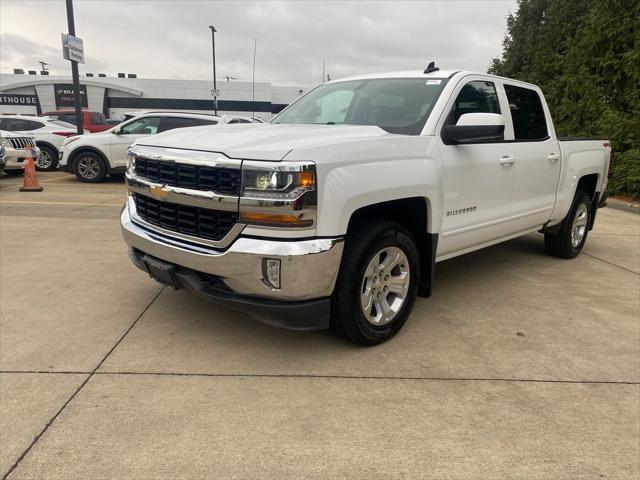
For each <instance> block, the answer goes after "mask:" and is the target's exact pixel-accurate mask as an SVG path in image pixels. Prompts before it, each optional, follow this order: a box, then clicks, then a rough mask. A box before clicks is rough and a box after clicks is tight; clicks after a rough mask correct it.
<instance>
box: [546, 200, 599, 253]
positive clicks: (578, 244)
mask: <svg viewBox="0 0 640 480" xmlns="http://www.w3.org/2000/svg"><path fill="white" fill-rule="evenodd" d="M590 224H591V198H590V197H589V195H588V194H587V193H586V192H584V191H582V190H578V191H577V192H576V196H575V198H574V200H573V204H572V205H571V210H569V213H568V214H567V216H566V217H565V219H564V220H563V221H562V223H561V224H560V230H558V232H557V233H554V234H552V233H545V234H544V246H545V248H546V249H547V252H548V253H549V254H550V255H553V256H554V257H560V258H575V257H576V256H577V255H578V254H579V253H580V252H581V251H582V247H584V244H585V242H586V241H587V234H588V233H589V225H590Z"/></svg>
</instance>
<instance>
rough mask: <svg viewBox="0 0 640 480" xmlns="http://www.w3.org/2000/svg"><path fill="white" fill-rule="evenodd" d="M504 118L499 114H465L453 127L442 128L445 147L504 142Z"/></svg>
mask: <svg viewBox="0 0 640 480" xmlns="http://www.w3.org/2000/svg"><path fill="white" fill-rule="evenodd" d="M504 125H505V121H504V117H503V116H502V115H500V114H499V113H465V114H464V115H462V116H461V117H460V118H459V119H458V123H456V124H455V125H447V126H445V127H443V128H442V141H443V142H444V143H446V144H447V145H458V144H465V143H483V142H495V141H501V140H504Z"/></svg>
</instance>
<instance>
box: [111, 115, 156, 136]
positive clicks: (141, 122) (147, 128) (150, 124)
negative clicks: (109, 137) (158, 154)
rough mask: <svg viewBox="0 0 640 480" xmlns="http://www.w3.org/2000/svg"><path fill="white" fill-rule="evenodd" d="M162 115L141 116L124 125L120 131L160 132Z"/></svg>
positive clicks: (151, 133)
mask: <svg viewBox="0 0 640 480" xmlns="http://www.w3.org/2000/svg"><path fill="white" fill-rule="evenodd" d="M159 125H160V117H145V118H139V119H137V120H134V121H132V122H131V123H127V124H126V125H123V126H122V128H121V130H120V133H123V134H125V135H155V134H156V133H158V127H159Z"/></svg>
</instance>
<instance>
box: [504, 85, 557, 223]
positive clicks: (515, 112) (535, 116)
mask: <svg viewBox="0 0 640 480" xmlns="http://www.w3.org/2000/svg"><path fill="white" fill-rule="evenodd" d="M504 91H505V94H506V98H507V101H508V102H509V116H510V117H511V122H512V125H513V134H514V140H513V143H512V144H511V146H510V147H511V152H512V154H513V156H514V158H515V164H514V171H515V175H516V178H515V184H514V189H513V208H514V218H513V224H514V225H515V226H516V227H517V228H519V229H520V230H525V229H528V228H535V227H537V226H540V225H543V224H544V223H546V222H547V221H548V220H549V218H550V217H551V213H552V212H553V208H554V206H555V203H556V192H557V190H558V181H559V178H560V164H561V161H560V146H559V145H558V141H557V139H556V138H555V132H554V131H553V125H552V124H551V121H547V119H549V118H550V116H549V112H548V108H547V106H546V104H545V102H544V100H543V97H542V95H541V94H540V92H539V91H538V90H537V89H534V88H531V86H524V85H517V84H515V83H513V84H512V83H509V82H508V81H504Z"/></svg>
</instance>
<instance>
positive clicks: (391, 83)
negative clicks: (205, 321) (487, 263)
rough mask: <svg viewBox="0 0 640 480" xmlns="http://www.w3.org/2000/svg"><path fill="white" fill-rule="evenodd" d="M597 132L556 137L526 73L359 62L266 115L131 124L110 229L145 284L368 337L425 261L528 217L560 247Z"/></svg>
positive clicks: (597, 160)
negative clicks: (350, 72)
mask: <svg viewBox="0 0 640 480" xmlns="http://www.w3.org/2000/svg"><path fill="white" fill-rule="evenodd" d="M430 67H431V66H430ZM610 150H611V149H610V146H609V142H607V141H606V140H601V139H561V138H557V137H556V133H555V131H554V127H553V123H552V120H551V115H550V113H549V109H548V107H547V104H546V101H545V99H544V96H543V95H542V92H541V91H540V89H539V88H538V87H536V86H535V85H531V84H528V83H524V82H520V81H516V80H511V79H507V78H501V77H496V76H492V75H487V74H481V73H472V72H463V71H441V70H438V69H437V68H428V69H427V70H425V71H424V72H422V71H419V72H399V73H386V74H378V75H363V76H357V77H351V78H345V79H341V80H336V81H332V82H328V83H325V84H323V85H320V86H318V87H317V88H315V89H313V90H312V91H310V92H308V93H307V94H306V95H304V96H302V97H301V98H300V99H298V100H297V101H295V102H294V103H293V104H291V105H290V106H288V107H287V108H286V109H285V110H283V111H282V112H281V113H280V114H279V115H278V116H276V117H275V118H274V119H273V120H272V121H271V123H270V124H264V125H260V124H247V125H229V126H222V127H214V128H210V127H197V128H187V129H179V130H174V131H171V132H167V133H163V134H159V135H155V136H152V137H148V138H144V139H140V140H138V141H137V142H136V143H135V144H134V145H133V146H132V147H131V148H130V151H129V158H128V167H127V173H126V180H127V183H128V189H129V194H128V200H127V203H126V205H125V208H124V209H123V211H122V216H121V224H122V231H123V234H124V238H125V240H126V242H127V243H128V245H129V247H130V257H131V259H132V260H133V262H134V263H135V264H136V265H137V266H138V267H139V268H141V269H142V270H144V271H146V272H148V273H149V274H150V275H151V277H153V278H154V279H156V280H158V281H160V282H161V283H163V284H166V285H169V286H171V287H173V288H185V289H188V290H192V291H194V292H196V293H198V294H201V295H204V296H206V297H208V298H211V299H215V300H217V301H219V302H223V303H227V304H230V305H233V306H235V307H237V308H240V309H243V310H245V311H247V312H250V313H251V314H252V315H253V316H255V317H256V318H259V319H261V320H263V321H267V322H269V323H271V324H275V325H279V326H283V327H288V328H293V329H300V330H305V329H309V330H310V329H318V328H326V327H332V328H333V329H334V330H335V331H337V332H338V333H339V334H341V335H343V336H344V337H346V338H347V339H349V340H351V341H353V342H355V343H359V344H363V345H374V344H377V343H381V342H383V341H385V340H388V339H389V338H391V337H392V336H393V335H394V334H396V332H398V330H400V328H401V327H402V326H403V324H404V323H405V321H406V320H407V318H408V317H409V315H410V313H411V310H412V307H413V304H414V301H415V298H416V296H422V297H428V296H429V295H430V294H431V291H432V288H433V285H434V272H435V264H436V262H439V261H442V260H446V259H448V258H451V257H455V256H458V255H462V254H465V253H467V252H471V251H473V250H477V249H480V248H483V247H486V246H488V245H492V244H495V243H498V242H503V241H505V240H509V239H512V238H514V237H517V236H520V235H524V234H527V233H530V232H536V231H541V232H543V233H544V243H545V246H546V248H547V251H548V252H549V253H550V254H551V255H554V256H557V257H561V258H572V257H575V256H576V255H578V253H580V251H581V249H582V247H583V245H584V243H585V241H586V239H587V234H588V232H589V230H590V229H591V228H592V227H593V224H594V220H595V216H596V212H597V209H598V207H599V206H601V205H603V204H604V202H605V200H606V186H607V171H608V165H609V161H610V153H611V152H610Z"/></svg>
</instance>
